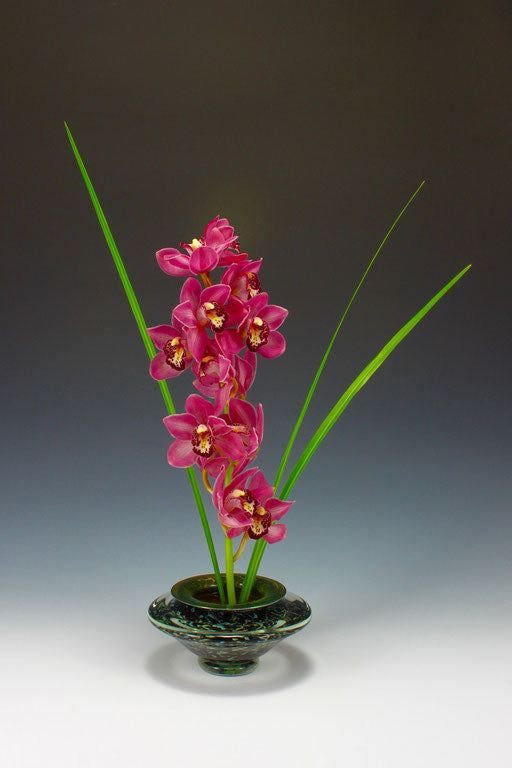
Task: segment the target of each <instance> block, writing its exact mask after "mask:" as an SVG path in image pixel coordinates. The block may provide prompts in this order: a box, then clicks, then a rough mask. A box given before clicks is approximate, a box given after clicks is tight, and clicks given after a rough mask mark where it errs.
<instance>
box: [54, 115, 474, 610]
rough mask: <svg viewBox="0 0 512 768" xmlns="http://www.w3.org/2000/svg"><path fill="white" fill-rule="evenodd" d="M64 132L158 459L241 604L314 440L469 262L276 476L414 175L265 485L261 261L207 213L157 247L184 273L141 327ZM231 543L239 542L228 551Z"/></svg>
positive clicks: (223, 590)
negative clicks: (216, 531) (154, 420)
mask: <svg viewBox="0 0 512 768" xmlns="http://www.w3.org/2000/svg"><path fill="white" fill-rule="evenodd" d="M66 131H67V133H68V138H69V141H70V143H71V146H72V149H73V152H74V154H75V157H76V160H77V162H78V165H79V167H80V170H81V172H82V176H83V178H84V181H85V184H86V186H87V189H88V191H89V194H90V197H91V200H92V203H93V205H94V208H95V210H96V213H97V216H98V219H99V222H100V225H101V227H102V229H103V232H104V235H105V238H106V240H107V243H108V245H109V248H110V251H111V254H112V256H113V259H114V262H115V264H116V267H117V269H118V272H119V275H120V278H121V281H122V283H123V286H124V288H125V291H126V294H127V297H128V300H129V302H130V306H131V308H132V311H133V314H134V316H135V320H136V322H137V325H138V327H139V331H140V333H141V336H142V339H143V342H144V344H145V347H146V350H147V352H148V356H149V358H150V373H151V376H152V377H153V378H154V379H155V380H156V381H157V382H158V384H159V386H160V390H161V393H162V396H163V399H164V402H165V405H166V407H167V410H168V415H167V416H166V417H165V418H164V420H163V421H164V424H165V426H166V428H167V429H168V431H169V433H170V435H171V436H172V438H173V441H172V442H171V444H170V446H169V449H168V452H167V459H168V462H169V464H171V465H172V466H173V467H179V468H184V469H186V472H187V474H188V477H189V481H190V484H191V487H192V491H193V495H194V498H195V502H196V504H197V508H198V512H199V515H200V518H201V522H202V526H203V530H204V533H205V537H206V542H207V546H208V549H209V551H210V556H211V560H212V565H213V570H214V575H215V582H216V585H217V589H218V596H219V600H220V603H221V605H226V606H228V607H234V606H236V605H237V604H246V603H247V602H248V601H250V598H251V590H252V587H253V584H254V580H255V577H256V575H257V572H258V568H259V565H260V562H261V558H262V556H263V552H264V550H265V547H266V545H267V544H274V543H276V542H279V541H282V540H283V539H284V537H285V535H286V525H285V524H283V523H282V522H281V520H282V518H283V517H284V515H285V514H286V513H287V512H288V511H289V509H290V507H291V506H292V504H293V502H292V501H288V496H289V493H290V491H291V489H292V488H293V486H294V485H295V482H296V481H297V479H298V478H299V476H300V475H301V474H302V471H303V470H304V468H305V467H306V465H307V463H308V462H309V460H310V458H311V457H312V455H313V454H314V452H315V451H316V450H317V448H318V447H319V445H320V443H321V441H322V440H323V438H324V437H325V436H326V435H327V433H328V432H329V430H330V429H331V428H332V427H333V426H334V424H335V423H336V421H337V419H338V418H339V417H340V415H341V414H342V413H343V411H344V410H345V408H346V407H347V405H348V404H349V403H350V401H351V400H352V398H353V397H354V396H355V395H356V394H357V392H358V391H359V390H360V389H361V388H362V387H363V386H364V384H365V383H366V382H367V381H368V379H369V378H370V377H371V376H372V375H373V374H374V373H375V371H376V370H377V369H378V368H379V366H380V365H381V364H382V363H383V362H384V360H385V359H386V358H387V357H388V356H389V354H390V353H391V352H392V351H393V349H394V348H395V347H396V346H397V345H398V344H399V343H400V341H402V339H403V338H405V336H407V334H408V333H409V332H410V331H411V330H412V329H413V328H414V327H415V325H416V324H417V323H418V322H419V321H420V320H421V319H422V318H423V317H424V316H425V315H426V314H427V312H429V311H430V309H432V307H433V306H434V305H435V304H436V303H437V302H438V301H439V299H441V297H442V296H444V294H445V293H446V292H447V291H449V290H450V289H451V288H452V286H453V285H455V283H456V282H457V281H458V280H459V279H460V278H461V277H462V276H463V275H464V274H465V273H466V272H467V271H468V269H469V268H470V266H471V265H468V266H467V267H465V268H464V269H463V270H461V271H460V272H459V273H458V274H457V275H456V276H455V277H454V278H453V279H452V280H450V281H449V282H448V283H447V284H446V285H445V286H444V287H443V288H442V289H441V290H440V291H439V292H438V293H437V294H436V295H435V296H434V297H433V298H432V299H431V300H430V301H429V302H428V303H427V304H426V305H425V306H424V307H423V308H422V309H421V310H420V311H419V312H418V313H416V314H415V315H414V316H413V317H412V318H411V319H410V320H409V322H408V323H406V324H405V325H404V326H403V327H402V328H401V329H400V330H399V331H398V332H397V333H396V334H395V335H394V336H393V337H392V338H391V339H390V340H389V342H388V343H387V344H386V345H385V346H384V347H383V348H382V350H380V352H379V353H378V354H377V355H376V356H375V357H374V358H373V360H371V361H370V363H368V365H366V366H365V368H363V370H362V371H361V373H360V374H359V375H358V376H357V377H356V378H355V379H354V381H353V382H352V384H350V386H349V387H348V388H347V389H346V390H345V392H344V393H343V394H342V395H341V397H340V398H339V400H338V401H337V403H335V405H334V406H333V408H332V409H331V410H330V411H329V413H328V414H327V416H326V417H325V419H324V421H323V422H322V423H321V424H320V426H319V427H318V429H317V430H316V432H315V434H314V435H313V437H312V438H311V439H310V441H309V442H308V443H307V445H306V446H305V448H304V450H303V451H302V453H301V455H300V456H299V459H298V460H297V462H296V463H295V466H294V467H293V469H292V470H291V472H290V474H289V475H288V478H287V479H286V481H285V482H284V483H283V484H282V485H281V481H282V477H283V474H284V472H285V469H286V467H287V463H288V458H289V455H290V452H291V449H292V446H293V444H294V442H295V439H296V437H297V434H298V432H299V429H300V426H301V424H302V421H303V418H304V416H305V413H306V411H307V409H308V407H309V403H310V401H311V398H312V396H313V394H314V391H315V389H316V386H317V383H318V380H319V378H320V375H321V373H322V371H323V368H324V366H325V363H326V361H327V358H328V356H329V354H330V352H331V349H332V346H333V344H334V341H335V339H336V337H337V335H338V332H339V330H340V328H341V326H342V323H343V321H344V319H345V317H346V315H347V313H348V311H349V309H350V306H351V305H352V302H353V301H354V299H355V297H356V295H357V293H358V291H359V289H360V287H361V285H362V283H363V282H364V280H365V278H366V276H367V274H368V272H369V270H370V269H371V267H372V265H373V263H374V261H375V259H376V257H377V255H378V254H379V252H380V250H381V248H382V247H383V245H384V243H385V242H386V240H387V239H388V237H389V235H390V234H391V232H392V231H393V229H394V228H395V226H396V224H397V223H398V221H399V219H400V218H401V216H402V215H403V214H404V213H405V211H406V209H407V208H408V206H409V205H410V204H411V202H412V201H413V200H414V198H415V197H416V195H417V194H418V192H419V191H420V189H421V188H422V186H423V184H424V182H422V183H421V184H420V186H419V187H418V189H417V190H416V191H415V192H414V194H413V195H412V196H411V198H410V199H409V200H408V201H407V203H406V205H405V206H404V207H403V208H402V210H401V211H400V213H399V214H398V216H397V218H396V219H395V221H394V222H393V224H392V225H391V227H390V229H389V230H388V232H387V233H386V235H385V237H384V238H383V240H382V242H381V243H380V245H379V247H378V248H377V250H376V252H375V254H374V255H373V257H372V259H371V261H370V263H369V265H368V267H367V268H366V270H365V272H364V273H363V276H362V278H361V280H360V281H359V283H358V285H357V287H356V289H355V291H354V293H353V295H352V297H351V298H350V301H349V302H348V305H347V307H346V309H345V311H344V312H343V314H342V316H341V319H340V321H339V323H338V326H337V328H336V329H335V331H334V334H333V336H332V338H331V340H330V342H329V344H328V347H327V350H326V352H325V354H324V356H323V359H322V361H321V363H320V365H319V368H318V370H317V372H316V374H315V377H314V379H313V382H312V384H311V386H310V388H309V391H308V393H307V396H306V399H305V402H304V404H303V406H302V409H301V411H300V413H299V416H298V419H297V422H296V424H295V426H294V428H293V431H292V434H291V436H290V439H289V441H288V444H287V446H286V449H285V451H284V454H283V457H282V460H281V463H280V465H279V468H278V470H277V474H276V477H275V480H274V482H273V485H271V484H270V483H269V482H268V480H267V478H266V477H265V475H264V473H263V472H262V471H261V470H260V469H259V468H258V466H256V465H255V461H256V460H257V455H258V451H259V449H260V446H261V442H262V439H263V406H262V404H261V403H258V404H253V403H251V402H250V397H251V395H250V390H251V387H252V384H253V382H254V378H255V375H256V370H257V365H258V358H264V359H269V360H271V359H273V358H276V357H278V356H280V355H282V354H283V352H284V351H285V346H286V344H285V339H284V336H283V335H282V333H281V332H280V330H279V328H281V325H282V323H283V322H284V320H285V319H286V317H287V314H288V312H287V310H286V309H284V308H283V307H281V306H279V305H276V304H271V303H269V296H268V294H267V293H266V292H265V290H264V284H263V285H262V283H261V281H260V270H261V266H262V259H259V260H256V261H253V260H251V259H250V258H249V256H248V254H247V253H244V252H242V251H241V248H240V244H239V236H238V234H236V233H235V230H234V228H233V226H232V225H231V224H230V222H229V220H228V219H226V218H221V217H220V216H216V217H215V218H214V219H213V220H212V221H210V223H209V224H207V226H206V228H205V229H204V232H203V235H202V237H200V238H193V239H192V240H191V241H190V242H187V243H181V248H182V250H181V251H180V250H178V249H176V248H163V249H162V250H159V251H158V252H157V254H156V259H157V263H158V265H159V267H160V269H161V270H162V271H163V272H164V273H165V274H166V275H169V276H171V277H178V278H184V283H183V285H182V288H181V293H180V300H179V303H178V304H177V305H176V306H175V307H174V309H173V310H172V313H171V322H170V324H164V325H158V326H154V327H150V328H146V324H145V322H144V318H143V315H142V312H141V310H140V306H139V304H138V301H137V299H136V297H135V294H134V291H133V288H132V286H131V284H130V281H129V279H128V276H127V273H126V270H125V268H124V265H123V262H122V260H121V257H120V255H119V251H118V250H117V247H116V244H115V242H114V238H113V237H112V234H111V232H110V229H109V226H108V224H107V221H106V219H105V216H104V214H103V211H102V209H101V206H100V204H99V201H98V198H97V196H96V193H95V192H94V188H93V186H92V183H91V181H90V179H89V176H88V174H87V171H86V169H85V166H84V164H83V162H82V160H81V157H80V155H79V153H78V150H77V147H76V145H75V142H74V141H73V137H72V136H71V133H70V131H69V128H68V126H67V125H66ZM214 279H215V280H216V282H214ZM155 347H156V350H155ZM186 370H191V372H192V374H193V376H194V379H193V386H194V387H195V389H196V390H197V393H192V394H190V395H189V396H188V398H187V400H186V403H185V411H184V412H183V413H177V412H176V409H175V407H174V403H173V400H172V397H171V394H170V391H169V388H168V384H167V382H168V381H169V380H171V379H173V378H175V377H177V376H179V375H181V374H182V373H183V372H184V371H186ZM198 477H201V478H202V481H203V483H204V486H205V487H206V489H207V490H208V492H209V493H210V494H211V501H212V503H213V507H214V508H215V510H216V517H217V520H218V523H219V524H220V525H221V526H222V528H223V531H224V542H225V577H224V578H223V577H222V575H221V573H220V568H219V564H218V559H217V554H216V551H215V547H214V544H213V539H212V535H211V528H210V524H209V520H208V516H207V513H206V510H205V507H204V503H203V498H202V495H201V491H200V487H199V483H198ZM234 540H238V546H237V549H236V551H234V547H233V541H234ZM250 540H252V541H253V542H254V546H253V550H252V554H251V557H250V560H249V564H248V567H247V571H246V574H245V578H244V580H243V585H242V586H241V589H240V590H239V592H238V594H237V591H236V589H235V578H234V568H233V565H234V562H235V561H236V560H238V558H239V557H240V556H241V555H242V553H243V552H244V549H245V547H246V545H247V544H248V542H249V541H250Z"/></svg>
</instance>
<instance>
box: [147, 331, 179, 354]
mask: <svg viewBox="0 0 512 768" xmlns="http://www.w3.org/2000/svg"><path fill="white" fill-rule="evenodd" d="M147 332H148V333H149V337H150V339H151V341H152V342H153V343H154V344H155V345H156V346H157V347H158V349H163V348H164V347H165V345H166V344H167V342H168V341H169V339H174V337H175V336H179V333H178V332H177V330H176V329H175V328H173V327H172V325H155V326H154V327H153V328H147Z"/></svg>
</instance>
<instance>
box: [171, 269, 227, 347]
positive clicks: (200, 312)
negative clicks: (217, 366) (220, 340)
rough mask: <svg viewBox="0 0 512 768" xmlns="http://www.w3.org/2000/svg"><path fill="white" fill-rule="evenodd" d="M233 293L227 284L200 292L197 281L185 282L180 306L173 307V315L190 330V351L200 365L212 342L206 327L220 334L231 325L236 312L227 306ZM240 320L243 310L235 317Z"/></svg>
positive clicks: (192, 279) (189, 279) (188, 333)
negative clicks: (232, 314)
mask: <svg viewBox="0 0 512 768" xmlns="http://www.w3.org/2000/svg"><path fill="white" fill-rule="evenodd" d="M230 294H231V289H230V287H229V286H228V285H210V286H209V287H208V288H204V290H201V284H200V283H199V282H198V281H197V280H196V279H195V278H193V277H189V278H188V280H185V283H184V285H183V288H182V289H181V294H180V302H181V303H180V304H178V306H177V307H175V308H174V310H173V313H172V316H173V320H177V321H178V322H179V323H181V324H182V325H183V326H185V328H186V329H187V343H188V348H189V350H190V352H191V354H192V355H193V357H195V359H196V360H197V361H198V362H199V361H201V360H202V358H203V357H204V351H205V349H206V345H207V344H208V342H209V341H210V337H209V336H208V334H207V333H206V328H210V329H211V330H212V331H214V332H215V333H220V332H221V331H222V330H223V329H224V327H225V326H226V324H227V322H228V318H229V316H230V311H231V312H232V311H233V310H232V308H231V307H229V308H228V307H227V306H226V304H227V302H228V300H229V297H230ZM236 301H238V300H236ZM240 303H241V302H240ZM239 317H240V311H239V310H238V308H236V312H235V314H234V318H235V319H238V318H239Z"/></svg>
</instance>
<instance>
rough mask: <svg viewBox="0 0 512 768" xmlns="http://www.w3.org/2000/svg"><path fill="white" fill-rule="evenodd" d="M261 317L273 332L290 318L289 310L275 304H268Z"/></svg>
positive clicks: (261, 312)
mask: <svg viewBox="0 0 512 768" xmlns="http://www.w3.org/2000/svg"><path fill="white" fill-rule="evenodd" d="M259 316H260V317H261V319H262V320H264V321H265V322H266V323H267V325H268V327H269V328H270V330H271V331H275V330H276V329H277V328H279V326H280V325H282V324H283V323H284V321H285V320H286V318H287V317H288V310H287V309H285V308H284V307H278V306H276V305H275V304H268V305H267V306H266V307H263V309H262V310H260V313H259Z"/></svg>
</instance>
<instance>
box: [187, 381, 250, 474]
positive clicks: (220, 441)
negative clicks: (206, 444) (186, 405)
mask: <svg viewBox="0 0 512 768" xmlns="http://www.w3.org/2000/svg"><path fill="white" fill-rule="evenodd" d="M191 397H193V395H191ZM215 447H216V448H217V449H218V450H219V451H222V453H225V454H226V456H227V457H228V459H231V461H240V460H241V459H243V458H244V457H245V448H244V444H243V442H242V438H241V437H240V436H239V435H236V434H234V433H233V432H231V433H230V434H228V435H218V436H217V435H216V436H215Z"/></svg>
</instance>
